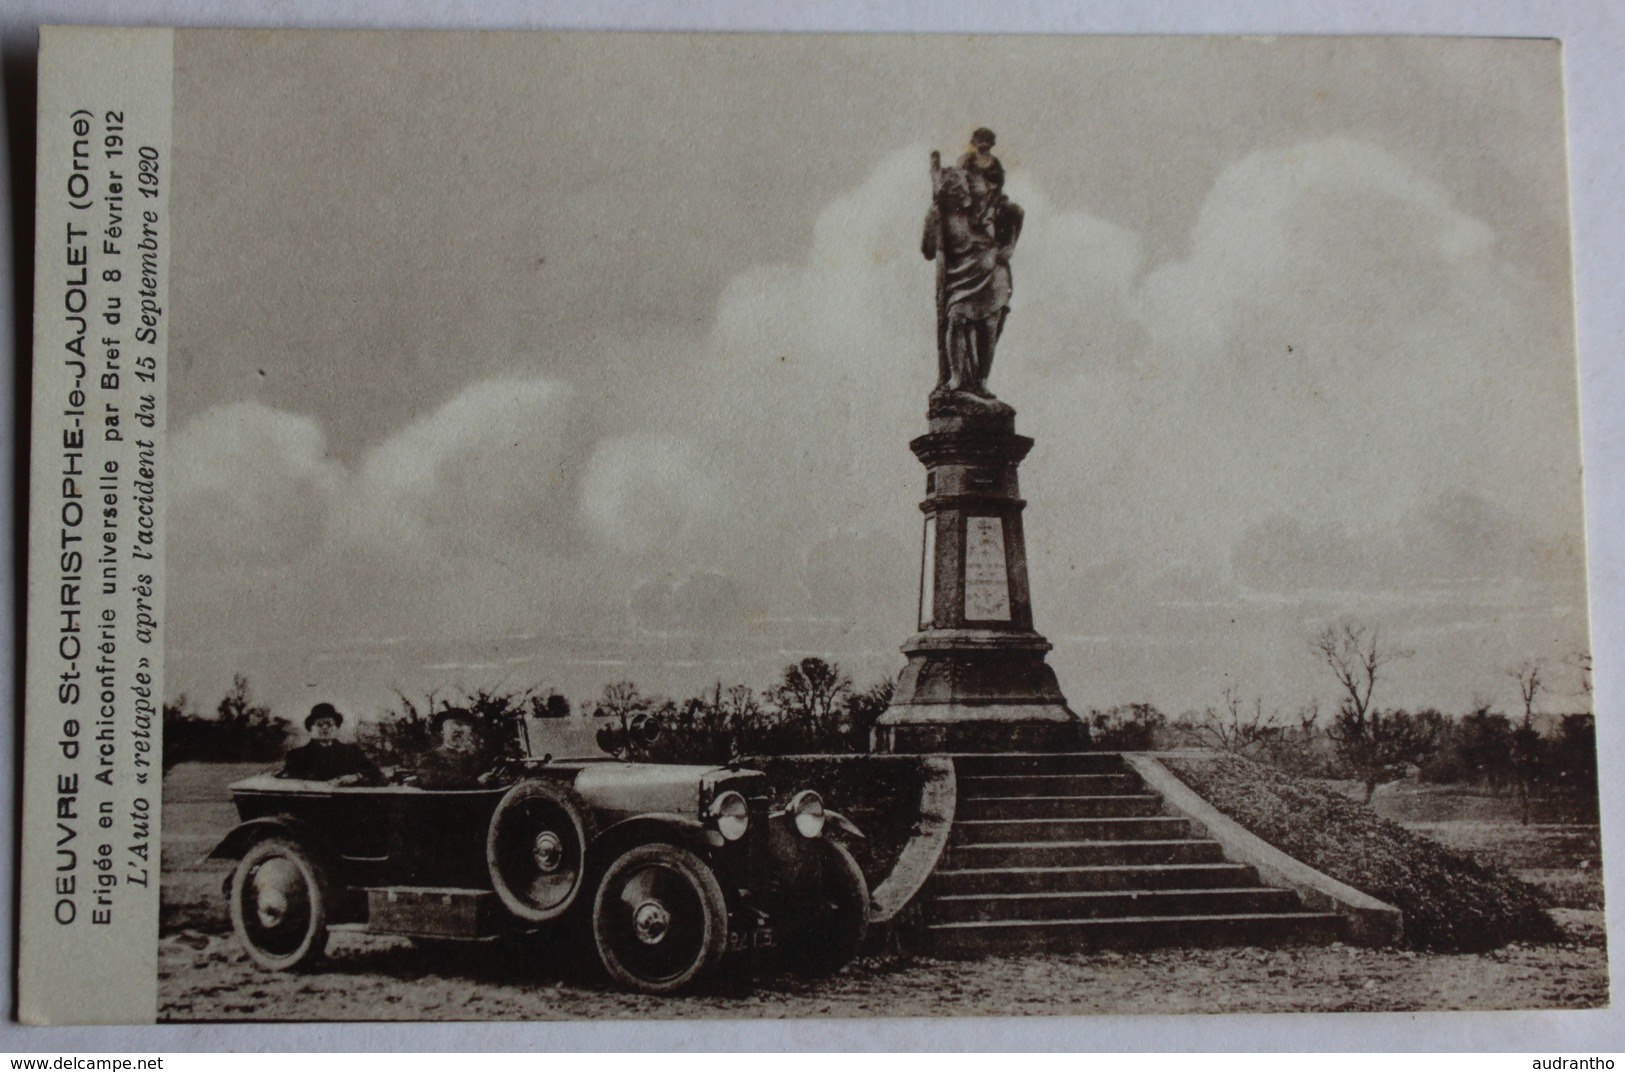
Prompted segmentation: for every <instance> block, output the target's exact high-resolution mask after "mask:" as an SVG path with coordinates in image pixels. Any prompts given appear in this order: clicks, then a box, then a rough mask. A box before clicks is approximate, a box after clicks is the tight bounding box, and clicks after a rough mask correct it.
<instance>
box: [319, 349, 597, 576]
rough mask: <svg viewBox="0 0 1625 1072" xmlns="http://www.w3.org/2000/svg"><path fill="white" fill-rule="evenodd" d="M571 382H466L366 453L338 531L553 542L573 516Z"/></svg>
mask: <svg viewBox="0 0 1625 1072" xmlns="http://www.w3.org/2000/svg"><path fill="white" fill-rule="evenodd" d="M571 401H572V392H571V389H570V387H569V386H568V385H567V384H565V383H563V382H560V381H558V380H553V379H539V378H531V379H524V378H502V379H491V380H481V381H478V382H475V383H473V384H470V385H469V386H467V387H465V388H464V389H463V390H462V391H460V392H459V393H458V394H457V395H456V396H455V397H453V398H452V399H450V400H449V401H447V402H446V403H444V404H443V405H441V406H439V407H438V408H437V409H435V410H433V411H432V412H430V413H429V414H427V415H425V416H424V417H421V418H419V419H418V420H416V421H414V422H412V423H411V424H409V425H408V426H407V427H405V428H403V429H402V430H401V431H399V432H397V433H395V434H394V435H392V436H390V437H389V438H388V439H387V440H385V441H384V442H382V443H380V444H379V445H377V446H376V447H374V448H373V449H371V450H370V451H368V452H367V455H366V457H365V458H364V459H363V460H362V462H361V464H360V466H359V468H358V470H357V471H356V473H355V475H354V479H353V481H352V498H351V509H350V511H349V514H348V517H347V522H348V526H347V532H346V535H347V536H348V537H349V538H351V539H354V540H355V541H357V542H358V543H362V544H365V545H371V546H374V547H393V548H396V549H400V548H403V547H405V548H413V549H425V550H434V551H439V552H444V553H448V554H460V555H468V554H480V553H493V552H496V551H501V550H518V549H522V548H525V547H535V546H537V545H541V546H553V545H556V544H557V543H559V542H560V541H561V540H563V539H566V538H567V536H568V530H569V528H570V526H571V524H572V521H573V517H572V509H571V507H572V498H573V483H574V474H573V473H572V471H571V470H572V468H573V467H574V466H575V465H576V464H577V462H578V459H579V458H580V456H581V454H582V451H581V450H580V449H578V448H577V446H576V445H575V444H574V443H573V441H572V439H571V427H570V420H571V414H572V406H571Z"/></svg>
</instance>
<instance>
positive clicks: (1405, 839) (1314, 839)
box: [1158, 753, 1563, 952]
mask: <svg viewBox="0 0 1625 1072" xmlns="http://www.w3.org/2000/svg"><path fill="white" fill-rule="evenodd" d="M1158 758H1159V759H1160V760H1161V762H1162V763H1163V764H1164V765H1165V766H1166V767H1167V768H1168V769H1169V770H1171V771H1173V772H1174V774H1176V775H1177V776H1178V777H1179V778H1180V779H1181V780H1182V781H1184V782H1185V783H1186V784H1187V785H1189V786H1190V787H1191V788H1192V789H1193V790H1195V791H1196V792H1197V793H1198V794H1199V795H1200V796H1201V797H1202V798H1203V799H1205V800H1206V801H1207V802H1208V803H1210V804H1212V805H1213V806H1214V807H1215V808H1217V809H1218V810H1219V811H1221V812H1223V813H1224V814H1226V815H1228V816H1230V817H1231V818H1232V819H1234V820H1235V821H1236V822H1238V823H1240V824H1241V825H1242V826H1244V827H1246V828H1247V829H1248V830H1249V831H1251V832H1252V833H1254V834H1256V835H1257V836H1258V837H1260V838H1262V839H1264V840H1265V841H1267V842H1269V843H1270V844H1271V845H1274V846H1275V847H1276V848H1278V849H1280V850H1281V851H1282V852H1285V853H1286V854H1287V855H1289V856H1293V857H1295V858H1297V859H1299V860H1302V861H1303V862H1304V863H1306V864H1308V865H1309V866H1310V867H1313V868H1315V869H1316V870H1319V871H1321V872H1324V873H1325V874H1327V875H1330V876H1331V877H1333V878H1335V879H1337V880H1339V881H1341V882H1346V883H1347V884H1349V885H1350V886H1353V887H1354V888H1355V889H1357V890H1362V891H1364V892H1365V893H1368V894H1370V895H1371V896H1372V897H1376V898H1378V899H1380V900H1383V901H1387V902H1388V903H1389V904H1391V905H1394V906H1395V907H1397V908H1399V909H1400V910H1401V911H1402V912H1404V913H1405V944H1406V945H1407V946H1409V947H1411V948H1413V949H1428V950H1439V951H1452V952H1475V951H1481V950H1487V949H1498V948H1500V947H1502V946H1504V945H1507V944H1508V943H1511V942H1553V941H1560V940H1562V938H1563V934H1562V931H1561V930H1560V929H1559V928H1558V926H1557V925H1556V924H1555V923H1554V922H1553V921H1552V918H1551V916H1550V915H1548V914H1547V911H1546V908H1547V905H1546V902H1545V898H1544V897H1543V896H1542V895H1541V893H1540V891H1538V890H1536V889H1535V888H1533V887H1531V886H1529V885H1528V884H1526V883H1523V882H1520V881H1519V880H1518V879H1516V878H1514V877H1513V876H1511V875H1509V874H1507V873H1506V872H1504V871H1501V870H1499V869H1497V868H1492V867H1486V866H1484V865H1482V864H1480V863H1478V862H1477V861H1475V860H1473V859H1472V858H1470V857H1467V856H1463V855H1461V854H1460V853H1456V852H1452V851H1450V850H1449V849H1446V848H1444V847H1443V846H1442V845H1439V844H1437V843H1436V842H1433V841H1430V840H1428V839H1427V838H1424V837H1419V836H1417V835H1416V834H1412V833H1411V832H1410V831H1408V830H1406V829H1405V828H1404V827H1402V826H1400V825H1399V824H1397V823H1393V822H1390V821H1389V820H1387V819H1384V818H1382V817H1380V816H1379V815H1377V813H1376V812H1374V811H1372V810H1371V809H1369V808H1367V807H1365V806H1364V805H1361V804H1358V803H1356V802H1354V801H1352V800H1350V799H1348V798H1347V797H1345V796H1343V795H1342V794H1340V793H1338V792H1336V791H1334V790H1331V789H1328V788H1325V787H1323V786H1319V785H1316V784H1314V783H1312V782H1306V781H1303V780H1301V779H1298V778H1293V777H1291V776H1290V775H1287V774H1283V773H1282V772H1280V771H1278V770H1275V769H1274V768H1272V767H1266V766H1263V765H1262V764H1259V763H1254V762H1252V761H1251V760H1248V759H1244V758H1242V757H1241V756H1236V755H1230V754H1227V753H1212V754H1204V755H1201V756H1196V755H1191V756H1172V755H1170V756H1160V757H1158Z"/></svg>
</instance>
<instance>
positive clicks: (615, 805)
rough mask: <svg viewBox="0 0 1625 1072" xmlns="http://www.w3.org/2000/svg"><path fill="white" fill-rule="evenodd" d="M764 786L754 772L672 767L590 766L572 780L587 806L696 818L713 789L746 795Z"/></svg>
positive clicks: (691, 766)
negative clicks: (724, 786) (752, 785)
mask: <svg viewBox="0 0 1625 1072" xmlns="http://www.w3.org/2000/svg"><path fill="white" fill-rule="evenodd" d="M761 780H765V776H764V775H762V774H761V773H759V772H757V771H731V770H728V769H727V768H725V767H709V766H704V765H701V764H675V763H592V764H588V765H587V766H584V767H583V768H582V769H581V773H580V774H578V775H576V779H575V791H576V792H577V793H579V794H581V798H582V799H583V800H584V801H586V802H587V804H588V805H590V806H591V807H593V808H595V809H599V810H602V811H608V812H615V813H619V814H623V815H643V814H647V813H649V812H668V813H673V814H677V815H688V816H698V815H699V812H700V808H701V806H702V797H703V798H704V800H705V801H709V800H710V798H711V797H712V796H713V795H714V793H715V791H716V789H717V787H718V786H719V785H721V784H723V783H726V784H727V785H728V786H729V787H730V788H737V789H741V790H744V789H745V786H746V785H747V784H749V783H752V782H755V781H761Z"/></svg>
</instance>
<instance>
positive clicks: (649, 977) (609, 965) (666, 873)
mask: <svg viewBox="0 0 1625 1072" xmlns="http://www.w3.org/2000/svg"><path fill="white" fill-rule="evenodd" d="M592 933H593V940H594V941H595V942H596V943H597V946H598V959H599V960H600V961H602V962H603V965H604V970H605V971H607V972H608V973H609V975H610V978H612V979H614V980H615V981H616V982H617V983H619V984H620V985H622V986H625V987H629V988H631V989H634V990H641V991H643V992H645V993H648V994H670V993H673V992H674V991H677V990H681V989H683V988H684V987H686V986H690V985H692V984H693V983H695V982H697V981H698V980H700V979H702V978H704V977H705V976H706V975H707V974H708V973H709V972H711V971H712V969H714V968H715V967H716V966H717V964H718V963H719V962H720V961H721V960H722V956H723V954H724V953H725V952H726V951H727V948H728V905H727V902H726V901H725V900H724V899H723V895H722V887H721V886H720V885H718V884H717V880H716V876H715V875H713V874H712V873H711V869H710V868H709V867H708V866H706V864H705V861H703V860H701V859H700V858H699V857H698V856H695V855H694V854H693V853H692V852H689V851H688V850H687V849H684V848H681V847H679V846H676V845H666V844H660V843H653V844H649V845H639V846H637V847H635V848H632V849H629V850H627V851H626V852H625V853H623V854H622V855H621V856H620V858H619V859H617V860H616V861H615V862H614V863H613V864H611V865H610V867H609V870H608V871H606V872H605V873H604V878H603V881H602V882H600V883H599V885H598V896H597V897H596V898H594V900H593V910H592Z"/></svg>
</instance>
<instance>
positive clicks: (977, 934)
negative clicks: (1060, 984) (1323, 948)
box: [913, 912, 1342, 958]
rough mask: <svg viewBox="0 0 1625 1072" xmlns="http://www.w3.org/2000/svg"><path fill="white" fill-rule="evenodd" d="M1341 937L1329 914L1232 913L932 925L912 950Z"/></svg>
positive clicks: (958, 953)
mask: <svg viewBox="0 0 1625 1072" xmlns="http://www.w3.org/2000/svg"><path fill="white" fill-rule="evenodd" d="M1341 934H1342V924H1341V921H1340V920H1339V918H1338V917H1337V916H1336V915H1335V914H1333V913H1330V912H1236V913H1224V914H1220V915H1207V916H1201V915H1192V916H1122V917H1117V918H1113V919H1045V920H1031V919H1023V920H993V921H978V922H960V923H933V924H929V925H927V926H925V927H922V928H921V929H920V930H919V931H918V932H917V935H916V937H915V940H914V943H913V944H914V946H915V949H916V951H917V952H920V953H923V954H925V955H926V956H935V957H944V958H954V957H979V956H988V955H995V954H1001V953H1038V952H1057V953H1069V952H1077V951H1084V950H1096V949H1144V948H1149V947H1153V946H1172V945H1178V946H1187V947H1213V946H1226V945H1262V946H1273V945H1292V944H1297V943H1303V942H1318V943H1324V942H1332V941H1336V940H1337V939H1338V938H1339V937H1341Z"/></svg>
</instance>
